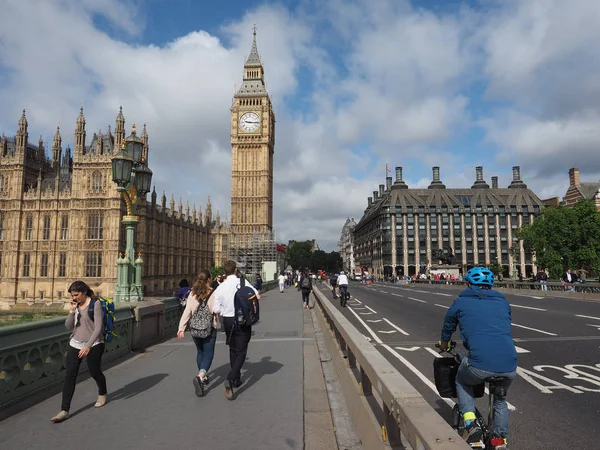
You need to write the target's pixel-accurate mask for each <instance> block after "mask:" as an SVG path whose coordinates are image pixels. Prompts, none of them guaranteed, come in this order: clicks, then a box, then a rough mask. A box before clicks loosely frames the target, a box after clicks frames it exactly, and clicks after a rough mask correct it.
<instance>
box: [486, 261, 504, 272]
mask: <svg viewBox="0 0 600 450" xmlns="http://www.w3.org/2000/svg"><path fill="white" fill-rule="evenodd" d="M488 269H490V270H491V271H492V273H493V274H494V275H498V274H499V273H501V272H502V270H504V268H503V267H502V264H498V263H491V264H490V265H489V266H488Z"/></svg>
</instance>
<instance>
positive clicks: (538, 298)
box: [512, 294, 544, 300]
mask: <svg viewBox="0 0 600 450" xmlns="http://www.w3.org/2000/svg"><path fill="white" fill-rule="evenodd" d="M512 295H517V296H519V297H527V298H535V299H536V300H542V299H543V298H544V297H537V296H535V295H525V294H512Z"/></svg>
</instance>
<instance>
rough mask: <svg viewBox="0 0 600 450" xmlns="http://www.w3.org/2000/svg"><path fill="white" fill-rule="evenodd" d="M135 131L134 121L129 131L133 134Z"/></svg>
mask: <svg viewBox="0 0 600 450" xmlns="http://www.w3.org/2000/svg"><path fill="white" fill-rule="evenodd" d="M136 132H137V130H136V128H135V123H134V124H133V125H132V126H131V133H132V134H135V133H136Z"/></svg>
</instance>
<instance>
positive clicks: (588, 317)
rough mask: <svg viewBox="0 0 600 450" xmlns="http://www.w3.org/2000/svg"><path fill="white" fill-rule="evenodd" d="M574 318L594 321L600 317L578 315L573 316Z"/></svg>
mask: <svg viewBox="0 0 600 450" xmlns="http://www.w3.org/2000/svg"><path fill="white" fill-rule="evenodd" d="M575 317H581V318H582V319H594V320H600V317H594V316H582V315H580V314H575Z"/></svg>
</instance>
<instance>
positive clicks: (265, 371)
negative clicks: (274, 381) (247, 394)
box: [206, 356, 283, 397]
mask: <svg viewBox="0 0 600 450" xmlns="http://www.w3.org/2000/svg"><path fill="white" fill-rule="evenodd" d="M229 367H230V366H229V364H223V365H222V366H220V367H219V368H217V369H215V370H214V372H212V374H211V375H210V376H211V381H210V387H209V388H208V389H207V390H206V393H207V394H208V393H209V392H210V391H212V390H213V389H218V388H221V389H224V388H223V382H224V381H225V379H226V378H227V374H228V373H229ZM282 367H283V364H281V363H279V362H277V361H271V357H270V356H263V357H262V359H261V360H260V361H258V362H251V361H246V362H245V363H244V367H242V385H241V386H240V387H239V388H238V389H234V391H235V394H236V397H237V396H238V395H239V394H241V393H242V392H244V391H245V390H246V389H249V388H250V387H251V386H252V385H254V384H255V383H256V382H257V381H258V380H260V379H261V378H262V377H263V376H264V375H272V374H274V373H277V372H278V371H279V370H280V369H281V368H282Z"/></svg>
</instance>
